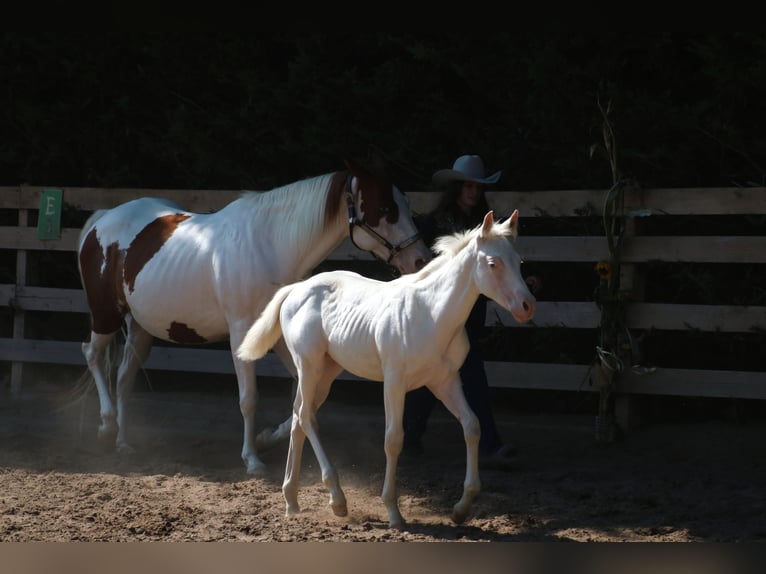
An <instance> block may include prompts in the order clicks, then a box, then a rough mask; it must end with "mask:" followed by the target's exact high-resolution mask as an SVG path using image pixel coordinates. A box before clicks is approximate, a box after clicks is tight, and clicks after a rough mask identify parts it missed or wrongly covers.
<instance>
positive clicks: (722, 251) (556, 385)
mask: <svg viewBox="0 0 766 574" xmlns="http://www.w3.org/2000/svg"><path fill="white" fill-rule="evenodd" d="M44 189H45V188H42V187H27V186H22V187H0V209H2V210H10V212H15V214H14V217H13V218H14V219H17V223H15V224H14V225H6V226H2V227H0V248H2V249H6V250H12V251H15V252H16V262H15V263H16V269H15V282H12V283H5V284H0V307H7V308H10V310H12V314H13V327H12V335H11V336H4V337H2V338H0V361H4V362H10V363H11V364H12V367H11V393H12V394H13V393H18V392H19V391H20V389H21V385H22V380H23V378H22V372H23V371H22V369H23V365H24V364H25V363H49V364H66V365H84V364H85V363H84V359H83V356H82V353H81V351H80V343H79V342H74V341H56V340H43V339H33V338H27V337H26V336H25V317H26V316H27V314H28V313H32V312H37V311H48V312H55V313H63V314H65V313H70V314H71V313H87V307H86V303H85V297H84V294H83V292H82V291H81V290H80V289H61V288H52V287H42V286H30V285H28V282H27V258H28V254H29V253H30V252H33V251H37V250H46V251H49V250H52V251H75V249H76V242H77V236H78V233H79V229H72V228H66V227H65V228H63V229H62V230H61V235H60V237H59V238H57V239H51V240H41V239H39V238H38V233H37V227H36V225H31V224H30V222H31V221H33V220H35V219H36V217H30V216H31V215H36V214H35V213H34V212H35V211H36V210H38V209H39V207H40V198H41V195H42V194H43V192H44ZM606 193H607V191H606V190H562V191H535V192H513V191H494V192H488V199H489V201H490V204H491V205H492V206H493V207H494V208H495V210H496V212H497V213H500V214H509V213H510V212H511V210H512V209H513V208H518V209H519V211H520V214H521V217H522V235H521V236H520V237H519V240H518V248H519V251H520V252H521V253H522V255H523V257H524V259H525V261H527V262H562V263H582V264H588V265H593V264H595V263H596V262H598V261H600V260H608V259H609V250H608V245H607V242H606V239H605V236H604V235H603V234H602V235H571V236H559V235H557V236H553V235H547V236H541V235H525V234H524V231H523V230H524V221H526V218H564V219H568V218H573V220H577V218H581V217H590V218H591V219H593V217H594V215H595V216H596V217H598V216H599V215H600V214H601V212H602V208H603V205H604V200H605V196H606ZM239 194H240V192H239V191H222V190H194V191H186V190H158V189H93V188H64V189H63V201H64V205H65V206H66V208H67V209H73V210H82V211H84V212H91V211H93V210H94V209H97V208H106V207H112V206H114V205H117V204H119V203H122V202H124V201H127V200H130V199H133V198H137V197H142V196H149V195H151V196H161V197H167V198H171V199H174V200H176V201H178V202H179V203H181V204H182V205H184V206H185V207H186V208H187V209H190V210H193V211H199V212H210V211H214V210H217V209H220V208H221V207H222V206H223V205H225V204H226V203H228V202H230V201H232V200H233V199H235V198H236V197H237V196H238V195H239ZM408 196H409V197H410V201H411V206H412V209H413V211H415V212H425V211H427V210H428V209H430V208H431V207H432V204H433V201H434V195H433V194H431V193H427V192H408ZM4 213H5V214H6V216H7V215H8V213H9V211H5V212H4ZM622 213H623V214H627V215H628V216H641V217H662V218H673V217H683V216H688V215H694V216H731V215H736V216H745V215H746V216H750V215H753V214H766V188H756V187H752V188H715V189H710V188H684V189H626V190H625V191H624V206H623V211H622ZM7 219H8V217H6V220H7ZM635 229H636V228H635V226H632V225H627V226H626V231H625V232H626V237H625V240H624V242H623V247H622V250H621V254H622V271H623V278H624V281H625V283H626V285H628V286H629V287H630V288H631V289H632V296H631V300H630V302H629V303H628V304H627V308H626V312H627V321H628V326H629V327H630V328H631V329H635V330H639V331H640V330H647V329H655V330H673V331H685V332H719V333H748V332H753V331H761V330H764V329H766V307H764V306H759V305H752V304H747V303H746V304H738V305H697V304H685V303H683V302H677V301H676V302H662V303H657V302H652V303H650V302H643V301H642V297H641V292H642V290H641V288H640V286H641V277H642V268H643V266H644V265H646V264H648V263H650V262H658V261H660V262H662V261H664V262H692V263H696V264H719V263H720V264H730V263H745V264H756V265H758V264H764V263H766V236H764V235H763V234H762V233H761V234H757V233H756V234H751V235H736V234H730V235H725V236H721V235H696V236H688V235H678V234H675V235H662V236H658V235H651V236H642V235H640V234H638V233H636V232H635ZM367 259H370V256H369V255H368V254H366V253H363V252H360V251H358V250H357V249H356V248H354V247H353V246H352V245H351V243H350V242H349V241H348V240H346V241H345V242H344V243H343V244H342V245H341V246H340V247H339V248H338V249H337V250H336V251H335V252H333V253H332V255H331V256H330V260H334V261H337V262H339V263H341V264H342V265H344V266H347V267H349V268H353V267H354V265H355V262H357V261H360V260H367ZM551 280H552V278H548V279H547V281H551ZM562 280H563V279H562ZM6 313H7V314H8V313H10V311H9V310H8V309H6ZM600 317H601V315H600V309H599V307H598V306H597V305H596V303H595V302H594V301H592V300H590V301H550V300H545V297H541V298H540V301H539V302H538V311H537V315H536V317H535V319H534V322H533V324H532V325H524V326H521V325H518V324H516V323H515V322H514V321H513V319H512V318H511V316H510V314H509V313H507V312H506V311H504V310H502V309H500V308H498V307H497V306H496V305H494V304H490V306H489V309H488V312H487V324H488V325H496V324H497V322H498V321H500V322H502V324H504V325H506V326H508V327H509V328H518V329H539V328H548V327H555V328H562V327H563V328H568V329H581V330H591V331H590V333H592V332H593V330H594V329H597V328H598V326H599V321H600ZM486 366H487V371H488V375H489V378H490V384H491V385H493V386H497V387H508V388H516V389H539V390H563V391H582V390H595V388H593V387H590V386H588V385H587V384H584V381H586V380H587V379H588V372H589V368H590V365H589V364H587V361H585V362H583V363H582V364H573V363H561V362H556V363H528V362H508V361H500V360H492V361H487V363H486ZM146 368H147V369H158V370H175V371H198V372H209V373H233V366H232V364H231V357H230V354H229V352H228V351H226V350H220V349H207V348H185V347H179V346H167V347H166V346H162V347H160V346H155V347H154V348H153V351H152V353H151V355H150V358H149V360H148V361H147V364H146ZM257 368H258V374H259V375H265V376H277V377H279V376H286V371H285V370H284V368H283V367H282V366H281V365H280V364H279V363H278V361H276V360H275V359H274V358H273V357H272V356H271V355H269V356H268V357H266V358H265V359H264V360H262V361H260V362H259V363H258V367H257ZM342 377H345V378H353V377H351V375H348V374H346V373H344V375H342ZM616 390H617V391H618V392H619V393H620V394H623V395H630V394H660V395H686V396H696V397H737V398H749V399H766V370H765V371H763V372H762V371H758V370H752V369H751V370H749V371H748V370H738V369H727V370H709V369H702V368H693V367H692V368H682V369H681V368H671V367H664V366H662V365H657V366H656V367H655V369H654V370H653V371H652V372H650V373H649V374H643V375H640V374H638V373H636V372H633V371H632V370H627V371H626V372H624V373H623V375H622V376H621V377H620V378H619V382H618V388H616Z"/></svg>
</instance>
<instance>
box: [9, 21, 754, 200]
mask: <svg viewBox="0 0 766 574" xmlns="http://www.w3.org/2000/svg"><path fill="white" fill-rule="evenodd" d="M0 78H2V81H1V82H0V110H2V111H1V112H0V136H1V137H0V185H16V184H21V183H28V184H32V185H58V186H98V187H101V186H104V187H117V186H120V187H148V188H208V189H259V190H261V189H270V188H272V187H275V186H277V185H282V184H285V183H288V182H291V181H295V180H297V179H301V178H303V177H308V176H312V175H318V174H321V173H325V172H328V171H332V170H334V169H337V168H340V167H342V163H341V158H342V156H344V155H354V156H356V157H359V158H367V157H371V156H373V155H376V156H381V157H383V158H384V159H385V160H386V161H387V162H388V165H389V166H390V168H391V169H392V171H393V173H394V175H395V180H396V181H397V183H399V185H400V187H402V188H403V189H426V188H427V187H428V185H429V178H430V175H431V173H432V172H433V171H434V170H436V169H439V168H442V167H449V166H450V165H451V162H452V161H453V160H454V158H455V157H456V156H457V155H459V154H461V153H464V152H476V153H480V154H482V155H483V156H484V157H485V161H486V163H487V164H488V168H489V169H493V170H494V169H503V170H504V174H503V179H502V180H501V182H500V185H499V186H498V188H499V189H518V190H535V189H571V188H583V187H586V188H606V187H609V186H610V185H611V183H612V180H611V172H610V167H609V163H608V161H607V160H606V159H605V158H604V157H603V156H602V155H601V154H599V153H595V154H594V153H592V151H591V150H592V149H593V146H594V144H597V145H598V144H601V143H603V139H602V136H601V128H602V119H603V118H602V115H601V112H600V110H599V102H601V104H602V105H604V106H605V105H606V104H607V103H610V104H611V109H612V112H611V114H610V121H611V123H612V125H613V127H614V129H615V132H616V137H617V144H618V152H619V157H620V167H621V171H622V173H623V174H624V175H625V176H627V177H631V178H634V179H635V180H636V181H638V182H639V183H640V184H641V185H643V186H645V187H692V186H704V187H710V186H740V185H741V186H748V185H764V184H765V181H764V173H765V172H766V141H765V140H764V137H763V135H762V134H763V127H764V122H763V118H764V105H765V103H766V35H765V34H762V33H750V32H747V33H744V32H743V33H740V32H737V33H706V34H675V33H649V34H646V33H644V34H616V33H607V34H599V35H596V34H574V35H566V36H564V35H549V36H541V35H540V34H516V33H513V34H511V33H503V34H500V33H489V34H485V35H481V36H480V35H470V34H469V35H465V34H461V33H453V34H428V35H412V34H389V33H370V34H326V33H325V34H286V33H266V34H257V35H254V34H249V35H237V34H217V35H215V34H190V33H185V34H164V33H163V34H146V33H143V34H126V33H89V34H50V33H45V34H32V33H28V32H25V33H9V32H3V33H2V35H0Z"/></svg>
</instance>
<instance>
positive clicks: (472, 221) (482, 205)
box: [434, 181, 490, 229]
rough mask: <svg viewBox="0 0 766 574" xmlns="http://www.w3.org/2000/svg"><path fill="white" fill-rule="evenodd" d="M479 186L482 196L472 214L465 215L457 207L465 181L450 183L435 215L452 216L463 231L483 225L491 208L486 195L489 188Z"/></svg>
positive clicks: (482, 185)
mask: <svg viewBox="0 0 766 574" xmlns="http://www.w3.org/2000/svg"><path fill="white" fill-rule="evenodd" d="M479 185H480V186H481V195H480V196H479V201H478V202H477V203H476V206H475V207H474V208H473V209H471V212H470V213H468V214H466V213H464V212H463V210H462V209H460V208H459V207H458V205H457V198H458V196H459V195H460V192H461V191H462V189H463V181H451V182H449V184H448V185H447V187H446V189H445V190H444V192H443V193H442V195H441V198H440V199H439V204H438V205H437V206H436V209H435V210H434V213H443V214H450V215H451V216H452V219H453V220H454V221H455V223H456V224H457V225H458V227H459V228H461V229H470V228H472V227H475V226H477V225H479V224H481V222H482V221H483V220H484V216H485V215H486V214H487V212H488V211H489V210H490V207H489V203H488V202H487V194H486V193H485V191H486V190H487V186H486V185H484V184H479Z"/></svg>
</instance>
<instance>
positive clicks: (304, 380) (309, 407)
mask: <svg viewBox="0 0 766 574" xmlns="http://www.w3.org/2000/svg"><path fill="white" fill-rule="evenodd" d="M317 362H320V361H317ZM342 370H343V369H341V368H340V367H339V366H338V364H337V363H335V361H332V360H331V359H330V358H329V357H326V356H325V358H324V362H323V368H322V371H321V372H319V373H317V372H316V371H314V372H312V373H311V375H310V376H308V377H307V376H306V373H305V372H304V371H302V372H301V375H300V379H299V382H298V389H299V391H298V392H299V393H300V395H301V401H300V408H299V409H298V410H297V416H298V422H299V423H300V426H301V428H302V429H303V432H304V433H305V434H306V436H307V437H308V439H309V442H310V443H311V447H312V448H313V449H314V456H316V459H317V462H319V467H320V468H321V469H322V484H324V486H325V488H327V490H329V491H330V508H332V511H333V514H335V516H346V515H347V514H348V506H347V504H346V495H345V494H343V490H342V489H341V487H340V480H339V479H338V471H337V470H336V469H335V467H334V466H333V464H332V463H331V462H330V459H329V457H328V456H327V453H326V452H325V450H324V448H323V447H322V443H321V442H320V440H319V432H318V427H317V420H316V413H317V410H319V407H321V406H322V404H323V403H324V402H325V400H326V399H327V395H328V394H329V393H330V387H331V385H332V382H333V381H334V380H335V377H337V376H338V375H339V374H340V372H341V371H342Z"/></svg>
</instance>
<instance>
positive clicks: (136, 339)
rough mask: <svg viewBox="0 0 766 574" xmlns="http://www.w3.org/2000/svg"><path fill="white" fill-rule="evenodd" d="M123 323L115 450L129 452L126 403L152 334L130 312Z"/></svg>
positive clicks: (150, 342)
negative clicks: (124, 326) (123, 342)
mask: <svg viewBox="0 0 766 574" xmlns="http://www.w3.org/2000/svg"><path fill="white" fill-rule="evenodd" d="M125 325H126V337H125V350H124V351H123V353H122V362H121V363H120V368H119V370H118V371H117V450H118V451H119V452H123V453H130V452H132V451H133V448H132V447H131V446H130V445H129V444H128V441H127V434H126V433H127V424H126V422H127V421H126V418H127V417H126V404H127V401H128V398H129V397H130V393H131V391H132V390H133V384H134V383H135V381H136V374H137V373H138V369H140V368H141V365H142V364H143V363H144V361H145V360H146V357H147V356H148V355H149V350H150V349H151V347H152V336H151V335H150V334H149V333H147V332H146V331H145V330H144V328H143V327H141V325H139V324H138V323H137V322H136V320H135V319H134V318H133V316H132V315H130V314H128V315H126V316H125Z"/></svg>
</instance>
